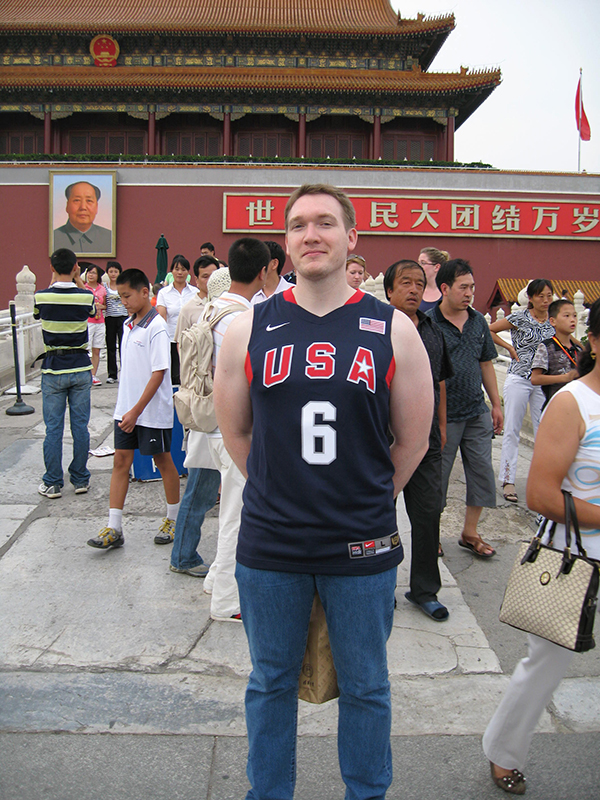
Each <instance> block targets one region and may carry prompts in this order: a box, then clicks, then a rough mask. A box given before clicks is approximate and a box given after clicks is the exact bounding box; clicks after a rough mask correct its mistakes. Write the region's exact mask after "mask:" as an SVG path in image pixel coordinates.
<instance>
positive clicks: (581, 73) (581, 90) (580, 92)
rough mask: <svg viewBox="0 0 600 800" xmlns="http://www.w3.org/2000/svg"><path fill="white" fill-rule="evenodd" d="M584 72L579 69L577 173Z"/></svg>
mask: <svg viewBox="0 0 600 800" xmlns="http://www.w3.org/2000/svg"><path fill="white" fill-rule="evenodd" d="M582 78H583V70H582V69H581V67H579V125H578V126H577V172H581V109H582V108H583V86H582V85H581V83H582Z"/></svg>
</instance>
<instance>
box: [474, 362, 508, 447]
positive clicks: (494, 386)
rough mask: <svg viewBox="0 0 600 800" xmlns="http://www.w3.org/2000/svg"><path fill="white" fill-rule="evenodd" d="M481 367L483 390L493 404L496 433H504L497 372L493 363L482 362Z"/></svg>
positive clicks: (493, 421)
mask: <svg viewBox="0 0 600 800" xmlns="http://www.w3.org/2000/svg"><path fill="white" fill-rule="evenodd" d="M479 366H480V367H481V380H482V383H483V388H484V389H485V391H486V392H487V396H488V397H489V398H490V403H491V404H492V424H493V426H494V433H502V428H503V425H504V415H503V414H502V405H501V403H500V394H499V393H498V381H497V380H496V370H495V369H494V365H493V363H492V362H491V361H480V362H479Z"/></svg>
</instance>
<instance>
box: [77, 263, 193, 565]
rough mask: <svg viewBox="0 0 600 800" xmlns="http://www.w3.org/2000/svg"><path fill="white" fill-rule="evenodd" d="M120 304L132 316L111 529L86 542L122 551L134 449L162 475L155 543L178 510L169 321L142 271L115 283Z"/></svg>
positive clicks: (124, 357)
mask: <svg viewBox="0 0 600 800" xmlns="http://www.w3.org/2000/svg"><path fill="white" fill-rule="evenodd" d="M117 287H118V290H119V295H120V298H121V302H122V303H123V305H124V306H125V309H126V311H127V313H128V314H129V315H130V316H129V317H128V318H127V320H126V321H125V324H124V326H123V341H122V348H121V380H120V382H119V393H118V396H117V405H116V407H115V412H114V415H113V416H114V420H115V456H114V464H113V471H112V476H111V481H110V508H109V512H108V525H107V527H105V528H103V529H102V530H101V531H100V533H99V534H98V536H96V537H95V538H93V539H90V540H89V541H88V544H89V545H90V547H96V548H100V549H102V550H108V549H110V548H111V547H121V546H122V545H123V544H124V542H125V539H124V538H123V528H122V519H123V506H124V504H125V497H126V496H127V489H128V486H129V470H130V469H131V465H132V464H133V454H134V450H136V449H138V450H139V451H140V453H141V454H142V455H148V456H152V457H153V459H154V463H155V464H156V466H157V469H158V471H159V472H160V474H161V477H162V481H163V486H164V489H165V495H166V499H167V514H166V517H165V518H164V519H163V521H162V524H161V526H160V528H159V531H158V533H157V534H156V536H155V537H154V541H155V543H156V544H170V543H171V542H172V541H173V538H174V535H175V520H176V518H177V512H178V510H179V474H178V472H177V468H176V467H175V464H174V463H173V459H172V458H171V432H172V429H173V392H172V389H171V374H170V372H171V370H170V364H171V345H170V341H169V333H168V330H167V325H166V322H165V321H164V320H163V319H162V317H161V316H160V315H159V314H158V312H157V311H156V309H155V308H153V307H152V305H151V303H150V298H149V292H150V283H149V281H148V278H147V277H146V275H145V274H144V273H143V272H142V271H141V270H139V269H126V270H125V271H124V272H122V273H121V274H120V275H119V277H118V278H117Z"/></svg>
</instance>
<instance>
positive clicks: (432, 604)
mask: <svg viewBox="0 0 600 800" xmlns="http://www.w3.org/2000/svg"><path fill="white" fill-rule="evenodd" d="M404 597H406V599H407V600H408V602H409V603H411V604H412V605H413V606H416V607H417V608H420V609H421V611H422V612H423V613H424V614H427V616H428V617H431V619H432V620H434V622H444V620H446V619H448V617H449V616H450V613H449V611H448V609H447V608H446V606H443V605H442V604H441V603H440V602H439V601H438V600H427V601H425V602H424V603H417V601H416V600H415V598H414V597H413V596H412V594H411V593H410V592H406V594H405V595H404ZM436 615H437V616H436Z"/></svg>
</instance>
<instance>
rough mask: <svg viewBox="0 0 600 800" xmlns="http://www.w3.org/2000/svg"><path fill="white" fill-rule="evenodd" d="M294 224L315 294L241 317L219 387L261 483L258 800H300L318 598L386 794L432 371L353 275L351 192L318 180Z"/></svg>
mask: <svg viewBox="0 0 600 800" xmlns="http://www.w3.org/2000/svg"><path fill="white" fill-rule="evenodd" d="M285 222H286V248H287V253H288V255H289V256H290V258H291V260H292V263H293V266H294V268H295V270H296V274H297V283H296V285H295V286H290V288H289V289H287V290H286V291H284V292H281V293H280V294H276V295H274V296H273V297H271V298H270V299H269V300H268V301H267V302H265V303H262V304H260V305H257V306H255V307H254V308H253V309H252V311H249V312H246V313H244V314H241V315H240V316H239V317H238V318H237V319H235V320H233V322H232V323H231V325H230V328H229V330H228V332H227V334H226V336H225V339H224V341H223V346H222V349H221V352H220V356H219V363H218V365H217V372H216V376H215V407H216V410H217V419H218V423H219V427H220V429H221V431H222V433H223V439H224V443H225V446H226V447H227V450H228V451H229V453H230V455H231V457H232V459H233V460H234V461H235V463H236V464H237V466H238V467H239V469H240V470H241V471H242V473H243V474H244V475H247V482H246V488H245V490H244V508H243V511H242V522H241V526H240V532H239V539H238V547H237V555H236V558H237V566H236V579H237V582H238V587H239V593H240V605H241V614H242V621H243V623H244V626H245V630H246V634H247V637H248V643H249V648H250V655H251V658H252V674H251V675H250V679H249V683H248V688H247V691H246V723H247V728H248V741H249V755H248V768H247V772H248V778H249V781H250V784H251V789H250V791H249V792H248V794H247V800H271V799H273V798H277V800H291V798H292V797H293V793H294V784H295V777H296V776H295V763H296V718H297V705H298V678H299V674H300V669H301V665H302V658H303V655H304V650H305V646H306V635H307V629H308V623H309V618H310V612H311V607H312V603H313V598H314V595H315V592H318V594H319V596H320V598H321V601H322V603H323V607H324V609H325V615H326V618H327V626H328V630H329V638H330V642H331V650H332V654H333V659H334V662H335V667H336V671H337V676H338V685H339V691H340V697H339V727H338V740H339V741H338V745H339V747H338V749H339V759H340V770H341V773H342V778H343V780H344V782H345V784H346V800H366V799H367V798H369V800H382V799H383V798H384V797H385V795H386V791H387V789H388V788H389V786H390V784H391V781H392V759H391V749H390V730H391V699H390V686H389V681H388V671H387V659H386V643H387V640H388V638H389V635H390V633H391V629H392V620H393V611H394V589H395V585H396V568H397V566H398V564H399V563H400V561H402V557H403V553H402V545H401V542H400V537H399V536H398V530H397V525H396V512H395V507H394V497H395V496H396V495H397V494H398V493H399V492H400V491H401V490H402V488H403V486H404V485H405V483H406V482H407V481H408V479H409V478H410V476H411V474H412V472H413V470H414V469H415V467H416V466H417V465H418V464H419V462H420V460H421V459H422V457H423V455H424V454H425V452H426V450H427V446H428V436H429V429H430V427H431V421H432V414H433V388H432V379H431V370H430V368H429V360H428V358H427V354H426V352H425V349H424V347H423V345H422V343H421V339H420V337H419V335H418V333H417V331H416V328H415V327H414V325H412V324H411V323H410V321H409V320H408V318H407V317H406V316H405V315H403V314H401V313H400V312H398V311H395V310H394V309H393V308H392V307H391V306H389V305H386V304H384V303H381V302H380V301H378V300H376V299H375V298H374V297H372V296H370V295H366V294H364V293H363V292H361V291H360V290H355V289H353V288H351V287H350V286H348V284H347V282H346V275H345V271H346V258H347V256H348V254H349V253H350V252H351V251H352V250H354V248H355V246H356V242H357V232H356V227H355V214H354V208H353V206H352V203H351V202H350V200H349V198H348V197H347V196H346V195H345V194H344V193H343V192H341V191H339V190H338V189H336V188H335V187H332V186H329V185H322V184H319V185H306V186H302V187H301V188H300V189H297V190H296V191H295V192H294V193H293V194H292V196H291V197H290V199H289V201H288V204H287V206H286V212H285ZM388 428H389V430H391V432H392V434H393V437H394V442H393V444H392V446H391V448H390V446H389V443H388V438H387V432H388Z"/></svg>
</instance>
